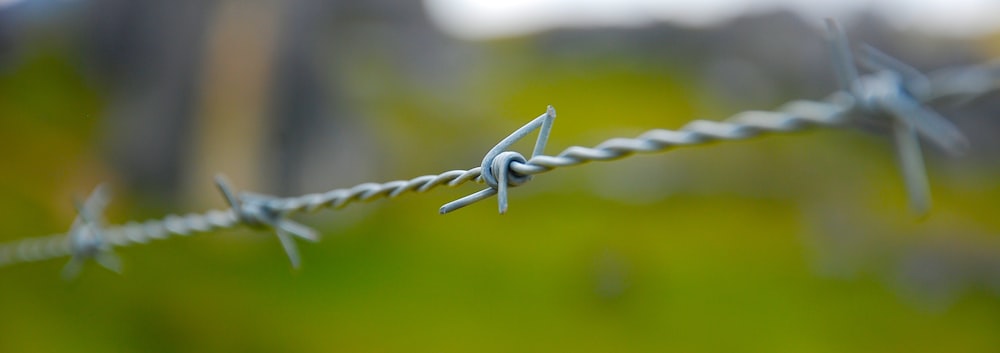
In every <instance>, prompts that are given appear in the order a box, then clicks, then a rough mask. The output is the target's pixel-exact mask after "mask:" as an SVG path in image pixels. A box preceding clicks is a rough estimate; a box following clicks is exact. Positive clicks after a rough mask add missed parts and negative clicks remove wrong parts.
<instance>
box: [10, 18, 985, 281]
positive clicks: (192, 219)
mask: <svg viewBox="0 0 1000 353" xmlns="http://www.w3.org/2000/svg"><path fill="white" fill-rule="evenodd" d="M831 28H832V29H831V32H832V33H833V34H834V38H833V43H834V44H835V45H841V46H842V47H846V44H844V43H843V42H840V43H838V42H837V40H841V41H843V39H842V38H839V37H837V33H838V32H837V31H836V28H834V27H833V26H832V25H831ZM835 54H837V55H839V58H841V59H842V61H847V62H848V64H850V61H853V60H852V59H851V58H850V54H849V53H846V54H845V53H843V52H837V50H836V49H835ZM879 55H884V54H881V53H875V54H871V55H868V56H867V57H866V58H868V59H869V61H876V62H878V63H881V64H880V65H881V66H879V65H874V66H876V68H878V69H883V71H884V72H889V73H895V74H896V76H893V75H889V76H888V77H889V78H886V77H887V76H886V75H879V74H880V73H884V72H883V71H880V72H876V73H874V74H871V75H867V76H863V77H853V76H852V74H851V70H853V68H845V66H843V65H841V66H840V67H838V74H842V76H844V77H845V78H844V79H843V81H844V82H842V86H843V87H842V88H843V89H842V90H840V91H837V92H835V93H833V94H831V95H830V96H828V97H826V98H825V99H823V100H795V101H791V102H788V103H786V104H784V105H782V106H780V107H779V108H777V109H775V110H773V111H746V112H742V113H738V114H736V115H734V116H731V117H729V118H727V119H725V120H723V121H710V120H694V121H691V122H689V123H688V124H686V125H685V126H683V127H681V128H680V129H678V130H667V129H653V130H649V131H646V132H645V133H642V134H641V135H639V136H637V137H634V138H622V137H618V138H611V139H608V140H605V141H603V142H601V143H599V144H597V145H595V146H593V147H583V146H570V147H567V148H565V149H564V150H563V151H561V152H559V153H558V154H555V155H545V154H541V150H542V149H543V148H544V144H545V141H544V140H545V139H547V135H548V131H547V128H543V130H545V131H543V132H542V133H540V137H539V142H538V143H536V150H535V153H533V156H532V158H530V159H527V160H526V161H523V162H522V161H521V160H523V158H522V159H521V160H517V159H515V160H512V161H510V162H509V164H508V165H507V167H508V168H509V170H507V171H506V172H507V173H512V175H513V176H516V177H527V176H532V175H537V174H541V173H545V172H548V171H551V170H554V169H556V168H562V167H570V166H577V165H581V164H585V163H589V162H595V161H612V160H616V159H621V158H625V157H628V156H631V155H634V154H641V153H657V152H663V151H666V150H670V149H673V148H676V147H684V146H698V145H704V144H709V143H713V142H720V141H738V140H745V139H748V138H752V137H757V136H760V135H764V134H779V133H791V132H797V131H801V130H804V129H808V128H813V127H843V126H846V125H850V124H854V123H858V122H861V121H865V120H872V119H884V118H885V116H886V115H887V114H891V113H893V112H892V111H889V112H886V111H873V110H872V108H871V107H872V105H871V104H870V103H871V102H870V101H869V100H868V99H870V98H871V97H869V96H866V95H865V93H866V92H870V91H865V90H863V89H861V88H858V87H861V86H859V85H861V84H862V83H864V82H869V83H870V82H876V83H882V84H886V83H887V82H888V84H891V85H894V86H893V87H898V88H899V89H898V91H899V92H900V93H898V94H896V95H890V96H889V97H882V98H881V99H886V100H904V99H908V101H907V102H911V101H912V103H914V104H922V103H932V102H937V101H944V100H955V101H958V102H960V103H964V102H968V101H970V100H973V99H975V98H977V97H979V96H981V95H983V94H986V93H988V92H991V91H993V90H995V89H997V88H998V86H1000V65H983V66H968V67H956V68H948V69H944V70H940V71H937V72H935V73H932V74H930V75H927V76H926V77H924V76H922V75H920V76H919V77H917V76H915V75H919V72H917V74H913V73H911V72H910V71H911V70H910V69H909V68H908V67H900V65H901V64H900V63H897V62H893V61H891V60H888V59H885V58H882V57H880V56H879ZM886 57H888V56H886ZM873 58H874V59H873ZM890 59H891V58H890ZM841 64H843V63H841ZM893 65H895V66H893ZM889 66H892V67H889ZM890 69H891V70H890ZM887 70H888V71H887ZM912 71H915V70H912ZM844 72H846V73H844ZM854 76H857V75H856V72H854ZM899 76H902V77H903V79H900V80H895V79H894V77H895V78H898V77H899ZM887 80H888V81H887ZM894 80H895V81H894ZM897 81H898V82H897ZM894 92H895V91H894ZM893 102H895V101H893ZM547 114H551V118H554V116H555V112H554V110H552V109H551V108H550V110H549V112H547ZM543 117H544V115H543ZM540 118H542V117H540ZM897 119H902V118H899V117H897ZM890 120H891V119H890ZM925 120H926V119H925ZM945 123H947V121H945ZM548 124H551V122H549V123H548ZM913 124H914V125H918V126H924V125H927V124H926V123H922V122H919V121H917V122H914V123H913ZM921 124H923V125H921ZM519 131H520V130H519ZM934 133H935V132H934V131H927V132H925V134H930V135H931V136H926V135H925V138H928V137H929V138H928V139H929V140H931V141H932V142H936V140H935V139H934V138H933V137H934V136H933V134H934ZM512 137H513V136H512ZM517 138H520V136H518V137H517ZM508 139H510V137H509V138H508ZM505 141H506V140H505ZM939 145H940V143H939ZM499 147H504V148H499ZM942 147H947V146H942ZM501 149H505V146H501V145H498V147H495V148H494V150H501ZM491 152H492V151H491ZM917 152H918V153H919V150H917ZM901 153H903V152H901ZM904 157H905V156H904ZM488 162H490V161H489V158H486V159H484V165H487V163H488ZM921 166H922V164H921ZM482 171H483V167H482V166H479V167H474V168H470V169H467V170H449V171H446V172H443V173H440V174H431V175H423V176H418V177H415V178H412V179H408V180H395V181H389V182H383V183H363V184H359V185H356V186H353V187H350V188H342V189H334V190H330V191H327V192H323V193H314V194H307V195H303V196H297V197H284V198H280V197H264V196H259V195H256V194H250V193H240V194H239V195H231V193H230V192H229V191H228V187H226V186H225V184H223V183H221V182H220V189H222V190H223V193H225V194H226V196H227V197H229V198H230V200H229V201H230V203H231V205H230V206H231V207H230V208H229V209H226V210H210V211H206V212H203V213H189V214H185V215H173V214H171V215H167V216H165V217H164V218H162V219H152V220H147V221H143V222H134V221H132V222H128V223H125V224H123V225H118V226H110V227H102V232H101V233H102V235H103V241H104V242H106V244H108V245H109V246H110V247H123V246H128V245H131V244H145V243H149V242H151V241H153V240H161V239H167V238H170V237H173V236H188V235H192V234H196V233H205V232H212V231H215V230H221V229H229V228H234V227H237V226H241V225H259V226H263V227H272V228H276V230H277V231H278V235H279V237H282V230H281V229H278V228H280V226H281V225H280V224H278V223H279V222H280V221H282V220H283V218H284V217H286V216H287V215H289V214H291V213H299V212H315V211H318V210H320V209H326V208H332V209H339V208H343V207H346V206H347V205H349V204H351V203H354V202H368V201H373V200H377V199H383V198H388V199H392V198H395V197H398V196H400V195H402V194H406V193H423V192H427V191H429V190H432V189H434V188H437V187H439V186H447V187H457V186H460V185H463V184H465V183H469V182H475V183H480V184H482V183H486V181H485V180H484V179H485V178H484V176H483V173H482ZM494 173H496V171H494ZM906 173H909V172H907V171H904V174H906ZM907 177H908V178H909V176H907ZM508 182H509V181H508ZM487 184H489V183H487ZM510 186H517V184H510ZM490 187H491V188H494V189H495V187H494V185H490ZM489 190H490V189H487V190H484V192H485V191H489ZM481 193H482V192H481ZM494 193H495V192H494ZM470 196H473V195H470ZM488 196H489V195H484V196H481V197H479V198H477V199H475V200H472V201H469V203H471V202H475V201H478V200H479V199H482V198H485V197H488ZM501 197H502V198H505V195H501ZM505 202H506V201H505V200H503V201H501V213H502V212H503V211H504V210H505V208H506V206H505ZM446 206H447V205H446ZM462 206H464V205H460V206H458V207H462ZM247 207H250V208H254V209H256V210H259V212H260V213H259V215H258V216H259V217H263V216H267V217H270V218H254V219H250V220H248V219H247V215H246V214H245V212H243V213H241V212H242V211H246V210H247ZM456 208H457V207H456ZM444 211H445V209H444V208H442V212H444ZM81 212H82V210H81ZM262 220H263V221H267V222H262ZM251 221H253V222H251ZM251 223H253V224H251ZM293 230H294V229H293ZM73 234H74V232H73V231H72V230H71V231H70V233H69V234H55V235H50V236H45V237H36V238H27V239H22V240H19V241H15V242H11V243H7V244H0V267H2V266H7V265H12V264H16V263H23V262H35V261H43V260H47V259H53V258H59V257H65V256H70V255H73V256H78V255H80V254H79V250H75V249H74V246H73V237H72V236H73ZM300 237H304V236H300ZM289 238H290V237H289ZM305 238H308V237H305ZM286 240H287V241H290V240H288V239H285V238H284V237H282V242H283V244H284V245H285V247H286V251H287V252H288V253H289V257H290V258H291V259H292V262H293V265H297V254H296V253H295V251H294V246H293V245H290V244H288V243H286ZM109 250H110V249H104V250H103V251H109Z"/></svg>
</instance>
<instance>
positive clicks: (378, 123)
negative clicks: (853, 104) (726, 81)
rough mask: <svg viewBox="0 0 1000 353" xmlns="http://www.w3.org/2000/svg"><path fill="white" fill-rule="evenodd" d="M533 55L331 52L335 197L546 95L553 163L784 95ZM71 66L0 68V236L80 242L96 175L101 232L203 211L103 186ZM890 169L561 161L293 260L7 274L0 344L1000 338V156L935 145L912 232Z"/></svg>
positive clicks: (767, 142) (192, 256) (922, 345)
mask: <svg viewBox="0 0 1000 353" xmlns="http://www.w3.org/2000/svg"><path fill="white" fill-rule="evenodd" d="M810 35H811V34H810ZM665 40H666V39H665ZM536 44H537V42H535V41H534V40H533V39H532V38H517V39H507V40H501V41H495V42H488V43H477V44H475V45H476V46H478V48H479V49H478V50H482V52H483V53H485V54H484V55H483V56H484V57H489V58H491V61H490V62H492V63H498V62H499V63H503V64H496V65H484V67H481V66H475V65H474V66H473V69H474V70H475V71H476V72H477V74H476V75H475V76H471V77H467V78H461V79H459V81H460V83H459V84H458V86H459V87H460V89H458V90H454V91H449V92H447V94H444V95H442V94H441V93H440V92H434V91H433V90H430V89H427V88H426V87H422V86H421V85H420V84H418V83H419V82H418V83H414V82H413V81H410V80H407V79H404V78H400V75H402V74H399V75H397V74H394V73H393V70H400V69H399V68H398V67H395V66H394V65H393V62H392V60H388V59H386V60H385V61H382V62H379V61H377V60H369V57H368V56H367V55H376V56H377V53H376V54H371V53H368V54H365V53H361V54H358V53H353V54H351V55H355V57H353V59H346V60H347V61H346V63H345V62H340V63H337V64H336V65H347V66H350V65H352V64H358V65H362V64H363V66H361V67H360V68H358V71H351V72H349V73H348V74H344V75H343V76H338V77H339V79H341V80H343V82H346V83H344V85H345V86H347V87H352V86H351V85H352V84H355V83H358V81H366V83H363V84H365V85H367V86H366V87H365V89H366V90H370V91H371V92H375V93H370V92H369V93H364V94H361V93H354V92H353V91H349V92H348V93H347V95H348V96H351V95H355V96H354V98H355V100H353V101H350V102H348V103H345V104H347V105H351V106H352V107H353V109H354V110H355V111H356V112H357V116H361V117H364V118H361V119H359V121H358V122H357V123H358V125H359V126H360V127H359V129H361V131H359V132H357V133H358V134H361V135H364V136H371V137H372V138H373V139H375V140H376V141H375V142H374V143H373V144H374V145H377V146H379V149H378V150H376V151H366V150H361V149H358V150H350V151H347V152H348V153H357V154H359V155H364V156H369V157H371V158H372V159H374V160H376V161H377V162H376V165H377V167H376V168H375V169H376V171H377V172H378V178H376V180H329V181H328V187H330V188H334V187H347V186H350V185H353V184H351V183H352V182H364V181H387V180H393V179H403V178H409V177H413V176H417V175H421V174H428V173H437V172H440V171H443V170H445V169H458V168H467V167H471V166H474V165H476V164H478V163H479V159H480V158H481V155H482V153H484V152H485V151H486V150H488V149H489V147H491V146H492V145H493V144H494V143H495V141H496V140H499V139H500V138H502V137H503V136H504V135H505V134H506V133H507V132H508V131H512V130H513V129H515V128H517V127H518V126H520V125H521V124H523V123H524V122H526V121H528V120H529V119H531V118H533V117H535V116H537V115H538V114H541V113H542V112H543V111H544V108H545V106H546V105H547V104H552V105H554V106H555V107H556V108H557V109H558V111H559V117H558V118H557V120H556V125H555V128H554V130H553V134H552V139H551V142H550V145H549V146H550V147H549V152H551V153H555V152H557V151H558V150H561V149H562V148H565V147H567V146H570V145H593V144H595V143H598V142H600V141H602V140H604V139H607V138H610V137H617V136H631V135H634V134H637V133H639V132H641V131H643V130H646V129H650V128H658V127H662V128H677V127H680V126H682V125H683V124H684V123H685V122H686V121H689V120H691V119H693V118H699V117H704V118H709V119H722V118H724V117H725V114H727V113H731V112H736V111H740V110H745V109H763V108H771V107H772V106H768V105H765V106H740V105H738V104H734V103H732V102H730V101H727V100H724V99H722V98H720V97H718V96H715V95H713V93H712V92H706V91H703V90H697V89H693V88H692V87H699V85H702V84H703V82H702V81H700V80H702V78H701V77H702V72H701V71H700V70H701V69H703V68H702V67H699V66H695V65H694V64H692V63H687V64H686V65H671V64H663V63H657V62H654V60H650V59H648V58H646V57H643V56H636V55H630V54H628V53H620V54H614V55H583V56H579V57H573V56H569V57H563V58H562V59H559V60H554V59H551V58H552V57H551V56H546V55H544V53H545V52H544V51H542V49H540V48H539V47H538V46H537V45H536ZM817 45H819V44H817ZM790 50H793V49H790ZM540 53H542V54H540ZM75 55H78V52H76V51H74V50H72V49H71V47H70V46H68V45H65V44H64V45H63V46H58V45H56V46H54V47H48V48H42V49H32V50H28V51H27V53H26V54H24V53H22V55H21V56H20V60H17V61H16V62H13V63H9V64H7V66H6V67H3V69H2V70H0V141H2V146H3V148H4V150H5V151H7V152H6V153H4V157H3V158H0V195H2V196H3V197H0V212H2V213H3V214H5V215H6V216H5V217H4V219H5V222H3V223H0V240H3V241H10V240H15V239H18V238H22V237H26V236H36V235H44V234H48V233H54V232H63V231H65V229H67V228H68V227H69V224H70V223H71V221H72V218H73V216H74V215H73V209H72V206H71V203H70V201H69V200H71V199H72V196H73V195H81V194H84V193H85V192H86V191H87V190H88V189H89V188H90V187H92V186H93V185H95V184H97V183H98V182H100V181H102V180H109V181H111V182H112V184H113V185H114V186H115V187H116V190H118V191H119V192H118V193H116V197H115V198H114V201H113V202H112V206H111V210H110V212H109V214H108V215H107V216H108V218H109V221H110V222H111V223H120V222H123V221H126V220H133V219H142V218H146V217H150V218H155V217H160V216H162V215H163V214H165V213H174V212H186V211H193V210H191V209H189V208H190V207H191V206H189V205H187V204H184V203H183V202H180V203H179V204H178V203H175V202H172V201H170V200H163V199H157V198H156V197H151V196H148V195H149V194H145V193H144V191H143V190H133V189H129V185H130V184H129V183H125V182H122V183H120V184H116V181H117V180H119V179H127V178H128V176H127V175H128V171H127V170H121V169H120V168H119V167H118V166H117V165H115V164H114V163H111V162H108V161H107V160H106V159H105V157H104V154H106V153H108V152H107V150H108V149H115V148H126V147H122V146H115V145H111V146H108V142H106V140H104V137H106V134H107V130H108V129H109V127H108V126H107V124H108V122H107V121H105V120H102V118H101V117H102V114H105V113H106V112H107V110H108V103H107V102H108V99H110V98H108V97H107V96H108V94H107V92H105V91H103V88H102V87H103V86H100V87H99V86H98V85H96V84H94V83H93V82H95V81H98V82H99V81H100V80H99V79H95V78H94V77H93V76H90V75H92V74H93V73H92V72H89V71H87V70H85V69H83V68H81V65H83V64H81V61H79V60H77V57H76V56H75ZM352 60H353V61H352ZM676 60H677V61H678V62H684V60H686V59H676ZM801 79H802V81H810V78H808V77H803V78H801ZM358 84H361V83H358ZM781 84H782V83H779V86H780V85H781ZM433 87H438V86H433ZM827 88H828V89H832V87H827ZM778 91H779V92H783V93H780V94H779V96H780V98H782V99H777V101H779V102H780V101H783V100H785V99H790V98H816V97H801V96H799V95H797V92H798V91H799V90H798V89H796V88H795V87H794V86H789V87H779V89H778ZM366 92H368V91H366ZM365 94H370V96H366V95H365ZM453 95H454V96H453ZM359 97H360V98H359ZM993 99H995V97H994V98H993ZM456 100H461V101H466V102H465V105H459V106H457V108H456V109H455V110H449V108H450V107H452V106H450V105H447V104H446V103H450V102H453V101H456ZM706 112H710V113H712V114H713V115H711V116H702V114H705V113H706ZM714 114H720V115H714ZM331 119H332V118H331ZM992 134H993V136H996V135H995V134H996V131H993V132H992ZM523 148H525V149H527V147H523ZM931 154H932V156H934V155H935V154H934V153H933V152H931ZM893 158H894V157H893V155H892V151H891V144H890V143H889V141H887V140H886V139H885V138H884V137H883V136H881V135H878V134H875V133H864V132H858V131H850V130H845V131H810V132H804V133H801V134H794V135H789V136H775V137H767V138H761V139H753V140H749V141H744V142H733V143H725V144H717V145H712V146H707V147H698V148H693V149H678V150H676V151H671V152H669V153H666V154H660V155H652V156H637V157H632V158H630V159H626V160H622V161H617V162H612V163H595V164H592V165H587V166H582V167H575V168H572V169H566V170H557V171H554V172H552V173H549V174H546V175H542V176H538V177H536V178H535V180H534V181H532V182H530V183H528V184H526V185H524V186H523V187H520V188H517V189H514V190H513V191H512V192H513V194H512V200H511V211H510V212H509V213H508V214H507V215H504V216H497V215H496V213H495V206H494V205H492V204H490V202H484V203H483V204H478V205H475V206H474V207H470V208H468V209H463V210H461V211H459V212H456V213H454V214H449V215H447V216H438V215H437V214H436V210H437V208H438V207H439V206H440V205H441V204H443V203H445V202H447V201H450V200H453V199H455V198H458V197H461V196H463V195H465V194H467V193H471V192H473V191H475V190H478V188H479V187H480V186H463V187H461V188H457V189H436V190H434V191H432V192H429V193H427V194H423V195H405V196H402V197H400V198H399V199H396V200H393V201H391V202H384V201H379V202H374V203H370V204H362V205H352V206H350V207H348V208H346V209H344V210H338V211H322V212H319V213H317V214H315V215H306V216H302V217H301V218H300V219H301V220H302V221H303V222H305V223H307V224H310V225H316V226H317V228H318V229H320V230H321V231H322V233H323V234H324V239H323V241H322V242H320V243H318V244H302V245H301V251H302V255H303V259H304V268H303V269H302V270H301V271H293V270H290V269H289V266H288V263H287V259H285V258H284V257H283V253H282V252H281V250H280V247H279V245H278V242H277V240H276V239H275V238H274V237H273V236H272V235H270V234H268V233H267V232H264V231H261V232H256V231H251V230H236V231H224V232H216V233H211V234H204V235H198V236H194V237H190V238H173V239H170V240H168V241H160V242H156V243H154V244H149V245H139V246H134V247H130V248H122V249H118V250H117V252H118V253H119V254H120V255H121V256H122V257H123V258H124V260H125V263H126V269H125V273H124V274H123V275H116V274H113V273H110V272H108V271H104V270H102V269H99V268H98V267H97V266H95V265H92V264H91V265H88V268H87V270H86V271H85V272H84V275H83V276H82V278H80V279H79V280H77V281H75V282H70V283H67V282H63V281H60V280H59V278H58V272H59V270H60V268H61V266H62V265H63V263H62V262H61V261H47V262H43V263H36V264H27V265H18V266H16V267H11V268H4V269H2V271H0V281H2V283H3V286H2V287H0V288H2V290H0V317H3V318H4V319H3V320H0V351H2V352H71V351H99V352H114V351H128V352H135V351H142V352H219V351H242V352H274V351H283V352H298V351H302V352H305V351H365V352H369V351H398V352H411V351H418V352H423V351H427V352H468V351H480V352H510V351H574V352H589V351H594V352H607V351H722V352H731V351H761V352H775V351H787V352H803V351H806V352H844V351H851V352H895V351H898V352H912V351H946V352H995V351H997V350H998V349H1000V335H997V334H996V332H997V330H998V329H1000V301H998V296H1000V242H998V241H1000V238H998V235H1000V220H998V219H997V217H996V214H997V210H998V206H1000V204H998V203H997V201H996V200H998V199H1000V182H998V181H997V180H1000V179H998V178H997V177H998V175H1000V170H997V169H995V167H996V166H995V165H987V166H985V167H984V166H981V165H975V164H971V163H965V164H963V163H955V162H947V161H944V160H942V159H941V158H936V157H932V158H931V160H930V162H929V167H930V173H931V180H932V181H933V183H934V184H933V185H934V190H933V191H934V196H935V202H936V203H935V210H934V212H933V214H932V215H931V216H930V217H928V218H926V219H914V217H913V216H912V215H910V214H909V213H907V210H906V201H905V195H904V190H903V187H902V184H901V181H900V178H899V176H898V175H897V174H898V172H897V170H896V168H895V162H894V159H893ZM341 162H342V161H341ZM331 163H333V164H334V165H335V166H334V167H333V168H345V169H349V168H352V167H353V166H352V165H346V162H345V164H343V165H338V164H337V163H338V161H331ZM209 182H210V180H209V179H205V183H206V184H209ZM167 191H168V193H175V192H176V193H179V192H181V191H179V190H167ZM259 191H262V192H268V191H269V190H259ZM311 191H319V190H311ZM204 196H205V198H206V199H211V198H212V197H216V196H215V195H204ZM215 205H216V206H217V207H222V206H223V203H222V201H221V198H219V201H218V202H217V203H215Z"/></svg>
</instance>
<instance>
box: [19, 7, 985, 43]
mask: <svg viewBox="0 0 1000 353" xmlns="http://www.w3.org/2000/svg"><path fill="white" fill-rule="evenodd" d="M0 1H2V0H0ZM424 1H425V3H426V6H427V9H428V12H429V13H430V15H431V17H432V18H433V19H434V21H435V22H437V23H438V25H439V26H441V28H442V29H444V30H445V31H447V32H448V33H450V34H452V35H454V36H456V37H461V38H467V39H485V38H496V37H506V36H514V35H519V34H526V33H531V32H535V31H540V30H545V29H550V28H556V27H580V26H594V25H603V26H637V25H642V24H647V23H650V22H656V21H670V22H674V23H680V24H686V25H692V26H708V25H713V24H717V23H720V22H724V21H726V20H728V19H731V18H733V17H737V16H739V15H742V14H747V13H757V12H765V11H771V10H774V9H787V10H791V11H794V12H796V13H798V14H799V15H801V16H802V17H803V18H804V19H806V20H807V21H810V22H812V23H815V24H816V25H817V26H819V25H821V24H822V19H823V18H827V17H832V18H838V19H841V18H845V17H847V16H849V15H850V14H851V13H854V12H857V11H861V10H865V9H870V10H872V11H874V12H875V13H877V14H879V15H881V16H882V17H883V18H885V19H886V21H887V23H888V24H890V25H891V26H894V27H896V28H899V29H902V30H918V31H923V32H930V33H938V34H940V35H942V36H959V37H964V36H978V35H983V34H987V33H992V32H996V31H998V30H1000V0H698V1H671V0H424Z"/></svg>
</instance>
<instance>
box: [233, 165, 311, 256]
mask: <svg viewBox="0 0 1000 353" xmlns="http://www.w3.org/2000/svg"><path fill="white" fill-rule="evenodd" d="M215 185H216V186H217V187H218V188H219V191H220V192H222V195H223V196H225V198H226V202H227V203H229V207H230V208H231V209H232V212H233V213H234V214H235V215H236V218H237V219H238V220H239V221H240V222H242V223H243V224H246V225H248V226H250V227H254V228H270V229H273V230H274V232H275V233H276V234H277V235H278V240H279V241H281V246H282V247H284V248H285V253H286V254H287V255H288V260H289V261H291V263H292V267H293V268H296V269H297V268H299V266H300V264H301V260H300V257H299V250H298V247H297V246H296V245H295V240H294V238H293V237H299V238H302V239H305V240H308V241H312V242H317V241H319V235H318V233H316V231H314V230H313V229H312V228H309V227H306V226H304V225H302V224H299V223H296V222H294V221H292V220H289V219H288V218H287V213H286V212H283V211H281V208H280V207H274V206H273V205H274V203H273V201H275V200H278V199H277V198H275V197H270V196H265V195H259V194H252V193H248V192H242V193H240V194H239V195H236V194H235V193H234V192H233V191H232V189H231V188H230V187H229V182H228V181H226V178H225V177H224V176H223V175H222V174H218V175H216V176H215Z"/></svg>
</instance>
